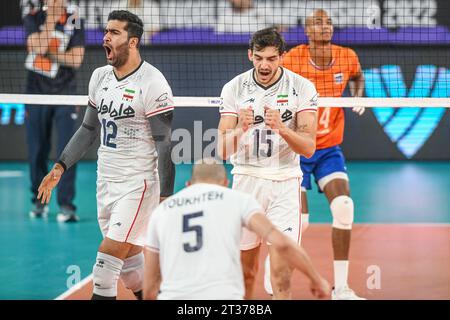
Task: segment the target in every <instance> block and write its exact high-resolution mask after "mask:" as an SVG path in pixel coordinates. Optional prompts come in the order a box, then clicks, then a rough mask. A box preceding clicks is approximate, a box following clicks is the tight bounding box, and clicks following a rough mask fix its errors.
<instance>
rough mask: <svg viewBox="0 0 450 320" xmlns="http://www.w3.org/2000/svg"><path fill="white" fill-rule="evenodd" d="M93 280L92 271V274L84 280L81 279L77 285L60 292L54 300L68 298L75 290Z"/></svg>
mask: <svg viewBox="0 0 450 320" xmlns="http://www.w3.org/2000/svg"><path fill="white" fill-rule="evenodd" d="M91 281H92V273H91V274H90V275H88V276H87V277H86V278H84V279H83V280H81V281H80V282H78V283H77V284H76V285H74V286H73V287H71V288H70V289H69V290H67V291H66V292H64V293H62V294H60V295H59V296H57V297H56V298H55V299H54V300H64V299H66V298H67V297H68V296H70V295H71V294H73V293H74V292H75V291H78V290H80V289H81V288H82V287H84V286H85V285H87V284H88V283H89V282H91Z"/></svg>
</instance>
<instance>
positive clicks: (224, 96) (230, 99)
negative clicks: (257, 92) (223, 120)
mask: <svg viewBox="0 0 450 320" xmlns="http://www.w3.org/2000/svg"><path fill="white" fill-rule="evenodd" d="M220 99H221V100H222V105H221V106H220V109H219V112H220V115H221V116H235V117H237V116H238V111H239V110H238V108H237V107H236V93H235V90H234V85H233V81H230V82H228V83H227V84H226V85H225V86H224V87H223V89H222V93H221V94H220Z"/></svg>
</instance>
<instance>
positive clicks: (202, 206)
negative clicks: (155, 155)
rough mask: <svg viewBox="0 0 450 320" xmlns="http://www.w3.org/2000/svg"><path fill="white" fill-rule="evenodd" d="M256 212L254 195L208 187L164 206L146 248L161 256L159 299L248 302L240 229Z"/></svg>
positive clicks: (196, 188)
mask: <svg viewBox="0 0 450 320" xmlns="http://www.w3.org/2000/svg"><path fill="white" fill-rule="evenodd" d="M257 212H263V211H262V208H261V206H260V205H259V204H258V202H257V201H256V200H255V199H254V198H252V197H251V196H249V195H247V194H244V193H242V192H240V191H235V190H231V189H228V188H224V187H221V186H218V185H213V184H204V183H199V184H194V185H192V186H190V187H187V188H186V189H184V190H182V191H180V192H178V193H177V194H175V195H173V196H172V197H170V198H168V199H166V200H165V201H164V202H163V203H161V204H160V205H159V207H158V208H157V209H156V210H155V211H154V212H153V214H152V217H151V219H150V225H149V228H148V236H147V243H146V246H147V248H148V249H150V250H153V251H156V252H159V255H160V267H161V275H162V283H161V288H160V289H161V293H160V294H159V296H158V299H175V300H178V299H180V300H184V299H201V300H204V299H214V300H217V299H218V300H220V299H222V300H229V299H243V297H244V282H243V281H244V280H243V275H242V266H241V258H240V247H239V243H240V239H241V229H242V226H243V225H246V224H247V222H248V221H249V219H250V218H251V216H252V215H253V214H254V213H257Z"/></svg>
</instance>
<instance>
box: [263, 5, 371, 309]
mask: <svg viewBox="0 0 450 320" xmlns="http://www.w3.org/2000/svg"><path fill="white" fill-rule="evenodd" d="M305 30H306V35H307V37H308V40H309V44H308V45H299V46H297V47H295V48H293V49H292V50H290V51H289V52H288V53H287V54H286V56H285V58H284V61H283V66H284V67H286V68H288V69H290V70H292V71H294V72H295V73H297V74H299V75H301V76H303V77H305V78H307V79H309V80H311V81H312V82H313V83H314V85H315V86H316V88H317V92H318V93H319V96H321V97H341V96H342V94H343V93H344V90H345V88H346V86H347V84H349V88H350V93H351V95H352V96H354V97H362V96H363V94H364V77H363V73H362V71H361V66H360V64H359V59H358V56H357V55H356V53H355V52H354V51H353V50H351V49H349V48H345V47H340V46H337V45H333V44H332V43H331V39H332V37H333V24H332V21H331V18H330V17H329V15H328V14H327V12H326V11H325V10H322V9H319V10H315V11H314V12H313V13H312V14H311V15H310V16H308V17H307V19H306V29H305ZM353 111H354V112H356V113H357V114H359V115H362V114H363V112H364V108H363V107H356V108H353ZM343 137H344V109H343V108H329V107H328V108H319V114H318V125H317V150H316V152H315V153H314V155H313V156H312V157H311V158H309V159H308V158H305V157H302V158H301V161H300V166H301V170H302V172H303V181H302V193H301V194H302V226H303V228H304V229H303V230H305V229H306V228H307V226H308V202H307V198H306V190H310V189H311V174H313V175H314V178H315V181H316V183H317V184H318V186H319V190H320V191H321V192H324V193H325V196H326V197H327V199H328V202H329V204H330V210H331V214H332V216H333V228H332V243H333V252H334V290H333V294H332V298H333V299H336V300H348V299H350V300H358V299H361V298H360V297H358V296H357V295H356V294H355V293H354V292H353V290H351V289H350V288H349V287H348V284H347V283H348V282H347V281H348V280H347V279H348V265H349V262H348V260H349V250H350V235H351V229H352V224H353V216H354V207H353V200H352V198H350V187H349V182H348V181H349V179H348V176H347V170H346V165H345V158H344V155H343V153H342V150H341V148H340V147H339V145H340V144H341V143H342V140H343ZM265 283H266V287H268V286H267V284H269V282H268V281H267V280H266V281H265ZM269 290H270V288H269Z"/></svg>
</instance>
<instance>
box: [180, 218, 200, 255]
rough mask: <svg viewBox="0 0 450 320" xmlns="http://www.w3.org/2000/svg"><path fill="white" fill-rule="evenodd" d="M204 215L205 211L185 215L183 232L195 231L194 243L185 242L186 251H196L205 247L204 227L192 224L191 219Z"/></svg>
mask: <svg viewBox="0 0 450 320" xmlns="http://www.w3.org/2000/svg"><path fill="white" fill-rule="evenodd" d="M202 216H203V211H199V212H194V213H191V214H185V215H183V233H186V232H195V243H194V244H191V243H189V242H185V243H183V249H184V251H186V252H195V251H198V250H200V249H201V248H202V247H203V228H202V226H201V225H198V224H192V221H191V219H195V218H198V217H202Z"/></svg>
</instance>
